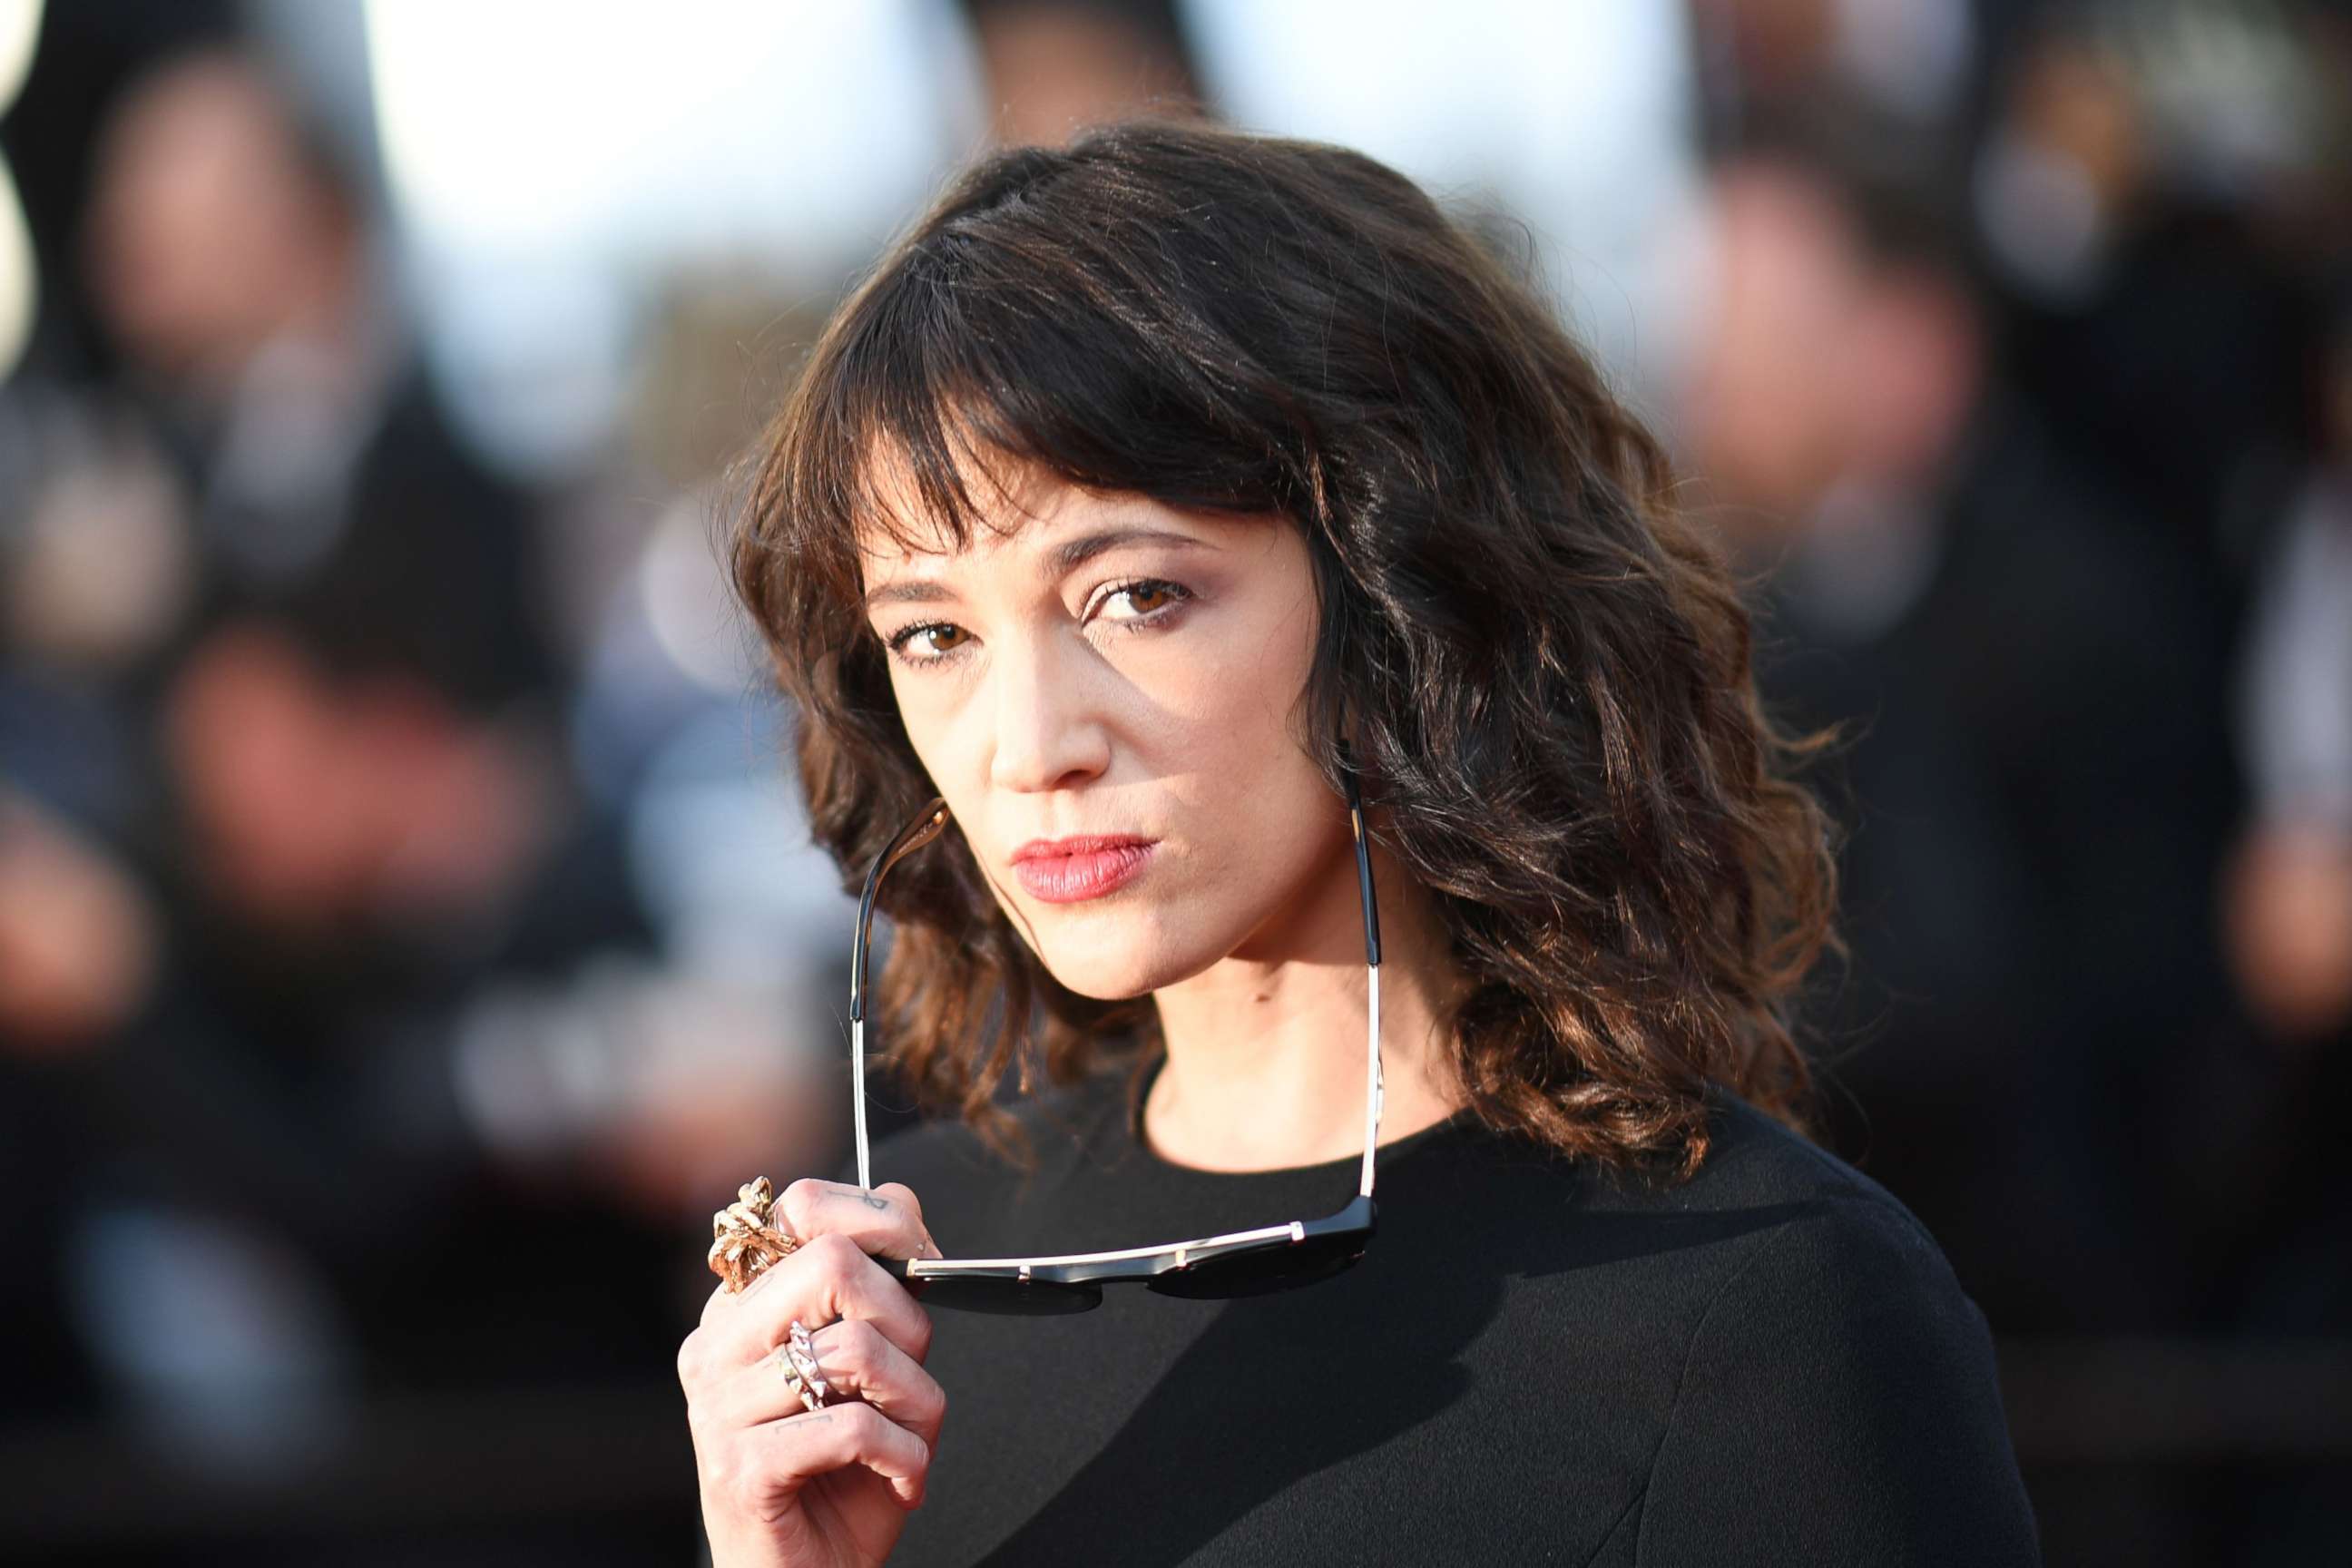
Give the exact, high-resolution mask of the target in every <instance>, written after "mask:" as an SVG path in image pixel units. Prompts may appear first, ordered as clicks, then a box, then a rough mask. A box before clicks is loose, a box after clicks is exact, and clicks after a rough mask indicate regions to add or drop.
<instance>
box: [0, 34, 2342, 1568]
mask: <svg viewBox="0 0 2352 1568" xmlns="http://www.w3.org/2000/svg"><path fill="white" fill-rule="evenodd" d="M1139 107H1142V108H1150V109H1155V110H1160V111H1162V112H1174V111H1185V112H1200V113H1205V114H1210V115H1214V116H1219V117H1223V118H1227V119H1230V120H1232V121H1236V122H1239V123H1242V124H1244V125H1249V126H1253V127H1257V128H1262V129H1266V130H1274V131H1281V132H1291V133H1297V134H1305V135H1311V136H1317V137H1321V138H1326V139H1329V140H1334V141H1339V142H1348V143H1350V144H1353V145H1356V146H1359V147H1361V148H1363V149H1364V150H1366V151H1368V152H1370V153H1373V154H1374V155H1376V156H1378V157H1381V158H1383V159H1385V160H1387V161H1389V162H1391V163H1395V164H1396V165H1398V166H1399V167H1401V168H1402V169H1404V170H1405V171H1406V172H1408V173H1409V174H1412V175H1414V176H1415V177H1417V178H1419V179H1421V180H1422V181H1423V182H1424V183H1425V184H1428V185H1430V186H1431V187H1432V188H1433V190H1435V191H1437V192H1438V193H1440V194H1441V195H1443V196H1444V197H1445V198H1447V199H1448V200H1449V201H1451V202H1453V203H1454V204H1455V205H1457V207H1458V209H1459V210H1460V211H1462V212H1464V213H1465V215H1467V216H1470V217H1472V218H1473V219H1474V221H1475V222H1476V224H1477V225H1478V226H1479V228H1480V230H1481V232H1482V233H1484V234H1486V236H1488V237H1490V238H1491V240H1492V242H1493V243H1494V244H1495V245H1496V247H1498V248H1500V249H1501V250H1502V251H1504V252H1505V253H1506V254H1507V255H1508V256H1509V257H1510V258H1512V259H1513V260H1514V262H1515V263H1516V264H1517V265H1519V266H1521V267H1523V268H1526V269H1527V270H1528V272H1529V273H1530V274H1531V275H1533V276H1534V277H1536V278H1537V279H1538V280H1539V281H1540V283H1541V284H1542V286H1543V288H1544V289H1545V290H1546V292H1547V293H1548V295H1549V297H1550V298H1551V299H1552V300H1554V301H1555V302H1556V304H1557V306H1558V308H1559V311H1560V312H1561V314H1562V316H1563V318H1564V319H1565V320H1566V321H1568V322H1569V323H1570V326H1571V327H1572V328H1573V329H1574V330H1575V331H1577V332H1578V333H1579V334H1580V336H1581V337H1582V338H1583V340H1584V341H1585V342H1588V343H1589V344H1590V345H1591V347H1592V348H1593V349H1594V351H1595V353H1597V354H1599V355H1600V356H1601V359H1602V360H1603V362H1604V363H1606V365H1607V367H1608V369H1609V370H1610V372H1611V374H1612V376H1613V378H1614V379H1615V380H1616V382H1617V384H1618V385H1619V386H1620V387H1621V388H1622V391H1623V393H1624V395H1626V396H1627V397H1628V398H1629V399H1630V400H1632V401H1633V403H1634V404H1635V405H1637V406H1638V407H1639V408H1640V409H1641V410H1642V411H1643V413H1644V414H1645V415H1646V416H1647V417H1649V418H1650V419H1651V420H1652V421H1653V422H1654V425H1655V426H1656V427H1657V428H1658V429H1659V431H1660V432H1661V433H1662V434H1663V435H1664V436H1665V437H1666V438H1667V439H1668V440H1669V442H1670V443H1671V444H1672V445H1673V447H1675V451H1676V454H1677V456H1678V458H1679V460H1680V462H1681V464H1682V466H1683V468H1684V469H1685V472H1686V473H1687V474H1689V475H1690V476H1692V483H1691V486H1690V488H1689V489H1688V491H1687V500H1688V502H1689V504H1690V505H1691V506H1692V507H1693V508H1694V509H1695V510H1696V511H1697V512H1698V513H1699V514H1700V515H1701V516H1702V517H1704V518H1705V519H1706V522H1707V523H1708V525H1709V526H1710V527H1712V528H1714V529H1715V530H1717V531H1718V533H1719V534H1720V536H1721V537H1722V538H1723V539H1724V541H1725V542H1727V545H1728V546H1729V548H1730V549H1731V550H1732V552H1734V554H1735V556H1736V558H1737V559H1738V562H1739V563H1740V566H1741V569H1742V571H1743V572H1744V573H1745V574H1747V575H1748V580H1749V581H1750V583H1751V584H1753V589H1752V592H1753V598H1754V602H1755V604H1756V606H1757V608H1758V611H1759V616H1761V617H1762V619H1761V623H1760V627H1761V641H1760V643H1759V654H1758V659H1759V670H1760V674H1761V679H1762V682H1763V685H1764V688H1765V690H1766V694H1767V698H1768V700H1769V704H1770V706H1771V707H1772V708H1773V710H1775V711H1776V713H1778V714H1779V715H1780V716H1781V717H1782V718H1783V719H1784V720H1785V721H1789V722H1790V723H1794V724H1805V725H1811V724H1818V723H1824V722H1830V721H1840V722H1843V724H1844V725H1845V726H1846V730H1847V733H1848V735H1849V742H1848V743H1847V745H1846V746H1845V748H1844V749H1843V751H1842V752H1840V753H1839V754H1838V756H1837V757H1836V758H1835V759H1834V760H1833V761H1832V762H1831V763H1828V764H1826V765H1824V766H1823V767H1822V770H1821V771H1820V773H1817V774H1816V775H1815V777H1816V782H1817V783H1818V784H1820V785H1821V787H1822V789H1823V790H1824V791H1825V792H1826V793H1827V795H1829V797H1830V798H1831V800H1832V803H1833V805H1834V806H1835V808H1836V811H1837V814H1838V816H1839V817H1840V819H1841V821H1842V822H1843V824H1844V826H1845V829H1846V834H1847V837H1846V838H1845V841H1844V843H1843V848H1842V859H1843V870H1844V874H1845V878H1846V923H1847V930H1848V932H1849V936H1850V939H1851V941H1852V942H1853V949H1854V962H1853V964H1852V966H1851V968H1850V969H1845V970H1840V969H1837V968H1834V967H1832V968H1831V969H1828V970H1825V971H1824V973H1823V974H1822V984H1820V985H1819V986H1817V987H1816V990H1815V994H1814V995H1813V997H1812V998H1811V1003H1810V1005H1809V1022H1810V1023H1811V1025H1812V1026H1813V1028H1814V1029H1815V1030H1816V1032H1817V1037H1818V1038H1819V1039H1820V1041H1821V1050H1822V1061H1823V1071H1824V1077H1825V1079H1826V1081H1827V1082H1828V1084H1829V1086H1830V1099H1831V1109H1832V1125H1831V1127H1830V1128H1829V1130H1828V1141H1829V1142H1831V1143H1832V1146H1833V1147H1835V1148H1836V1149H1837V1151H1838V1152H1840V1153H1842V1154H1843V1155H1845V1156H1846V1157H1847V1158H1849V1159H1851V1160H1853V1161H1855V1162H1856V1163H1859V1164H1860V1165H1861V1166H1862V1167H1863V1168H1864V1170H1866V1171H1868V1172H1870V1173H1872V1174H1874V1175H1875V1176H1876V1177H1877V1178H1878V1179H1879V1180H1881V1181H1882V1182H1884V1183H1885V1184H1887V1185H1888V1186H1889V1187H1891V1188H1892V1189H1893V1190H1894V1191H1895V1193H1896V1194H1898V1195H1899V1196H1901V1197H1902V1198H1903V1199H1904V1200H1905V1201H1906V1203H1908V1204H1909V1205H1911V1206H1912V1208H1913V1209H1914V1210H1915V1211H1916V1212H1917V1213H1918V1214H1919V1215H1920V1216H1921V1217H1922V1218H1923V1219H1924V1220H1926V1222H1927V1224H1928V1226H1930V1227H1931V1228H1932V1229H1933V1230H1934V1232H1935V1234H1936V1235H1937V1237H1938V1239H1939V1240H1940V1241H1941V1242H1942V1243H1943V1245H1944V1247H1945V1248H1946V1250H1947V1251H1948V1254H1949V1256H1950V1258H1951V1259H1952V1262H1953V1264H1954V1266H1955V1268H1957V1269H1958V1274H1959V1276H1960V1279H1961V1280H1962V1282H1963V1284H1964V1285H1965V1286H1966V1287H1967V1289H1969V1292H1970V1293H1971V1294H1972V1295H1973V1296H1974V1297H1975V1299H1976V1300H1977V1301H1978V1302H1979V1304H1980V1305H1981V1306H1982V1307H1983V1308H1984V1310H1985V1311H1986V1313H1987V1315H1988V1316H1989V1318H1990V1321H1991V1323H1992V1326H1993V1329H1994V1331H1995V1335H1996V1340H1997V1344H1998V1348H1999V1351H2000V1359H2001V1365H2002V1374H2003V1379H2004V1389H2005V1394H2006V1397H2007V1400H2008V1406H2009V1410H2010V1413H2011V1418H2012V1423H2013V1426H2014V1432H2015V1436H2016V1443H2017V1448H2018V1452H2019V1455H2020V1457H2021V1460H2022V1462H2023V1465H2024V1468H2025V1472H2026V1478H2027V1481H2028V1484H2029V1487H2030V1489H2031V1490H2032V1495H2033V1499H2034V1502H2035V1506H2036V1508H2037V1510H2038V1512H2039V1515H2040V1519H2041V1521H2042V1530H2043V1532H2044V1540H2045V1549H2046V1551H2047V1552H2048V1555H2049V1560H2050V1561H2051V1562H2052V1563H2132V1564H2159V1565H2160V1564H2173V1563H2261V1564H2268V1563H2319V1562H2340V1561H2342V1560H2343V1556H2342V1551H2343V1549H2342V1525H2343V1523H2344V1521H2345V1510H2344V1509H2343V1506H2342V1504H2341V1502H2340V1499H2341V1498H2342V1497H2343V1496H2345V1495H2347V1493H2346V1490H2345V1486H2346V1483H2347V1480H2352V1234H2347V1232H2352V1163H2347V1162H2346V1161H2345V1160H2343V1159H2342V1158H2341V1157H2340V1155H2339V1148H2340V1145H2341V1128H2342V1126H2343V1123H2344V1120H2345V1116H2346V1113H2347V1110H2352V1080H2347V1068H2352V1062H2347V1058H2352V8H2347V6H2346V5H2336V4H2320V3H2318V0H2082V3H2058V0H2047V3H2034V0H1576V3H1575V4H1567V5H1562V4H1549V3H1537V0H1529V3H1528V4H1522V5H1507V4H1475V3H1470V0H1456V3H1454V4H1451V5H1444V6H1442V7H1441V6H1428V5H1412V4H1406V3H1403V0H1348V3H1345V4H1343V3H1341V0H1281V3H1278V4H1268V3H1255V0H1160V3H1157V4H1154V3H1151V0H1094V3H1081V0H963V3H961V4H958V3H953V0H867V3H865V4H860V5H825V4H820V3H817V0H796V3H789V4H787V3H771V0H732V3H728V0H673V3H671V4H669V5H663V6H661V7H658V8H655V7H647V6H624V5H607V4H598V3H586V0H562V3H558V0H501V3H500V4H498V5H477V4H459V3H457V0H377V3H372V4H362V3H360V0H277V3H254V4H246V5H236V4H230V3H227V0H70V3H66V0H51V3H50V4H47V5H42V4H40V3H39V0H0V151H5V166H0V1258H5V1261H0V1346H4V1347H5V1349H0V1558H5V1560H7V1561H9V1562H26V1563H33V1562H40V1563H78V1564H98V1563H213V1562H220V1561H240V1562H253V1563H263V1562H268V1563H278V1562H283V1563H336V1564H346V1563H362V1564H365V1563H385V1564H391V1563H403V1564H404V1563H436V1564H448V1563H502V1564H517V1563H570V1564H587V1563H653V1562H678V1561H688V1560H691V1558H692V1556H693V1554H694V1553H695V1552H696V1551H697V1550H698V1528H697V1513H696V1508H695V1495H694V1471H693V1462H692V1456H691V1452H690V1449H689V1447H688V1440H687V1435H686V1430H685V1425H684V1421H683V1415H684V1406H683V1400H682V1397H681V1395H680V1394H678V1392H677V1384H676V1376H675V1370H674V1365H673V1361H674V1357H675V1355H676V1352H677V1343H678V1341H679V1340H680V1339H681V1338H682V1337H683V1335H684V1333H685V1332H686V1331H687V1330H688V1328H690V1327H691V1326H692V1324H693V1322H694V1321H695V1319H696V1316H697V1314H698V1311H699V1309H700V1305H701V1302H702V1301H703V1300H704V1299H705V1298H706V1297H707V1296H708V1295H709V1290H710V1289H711V1288H712V1283H713V1282H712V1279H711V1278H710V1276H709V1274H708V1272H707V1271H706V1270H705V1268H704V1266H703V1252H704V1249H705V1247H707V1245H708V1240H709V1237H708V1234H707V1226H708V1223H709V1215H710V1214H711V1212H712V1210H714V1209H715V1208H717V1207H719V1206H720V1205H722V1204H723V1203H724V1202H726V1201H727V1200H728V1199H729V1198H730V1197H731V1195H732V1192H733V1188H734V1186H735V1184H737V1183H739V1182H740V1181H742V1180H744V1179H745V1178H746V1177H747V1176H749V1175H750V1174H751V1173H755V1172H765V1173H770V1174H772V1175H773V1176H775V1177H776V1178H777V1179H778V1180H779V1181H780V1182H781V1181H782V1180H784V1179H788V1178H789V1177H791V1176H793V1175H796V1174H800V1173H805V1172H809V1171H814V1170H821V1169H826V1168H830V1167H831V1166H832V1165H833V1163H834V1162H835V1160H836V1159H837V1158H838V1157H839V1156H840V1153H841V1151H842V1147H843V1139H844V1134H845V1121H846V1116H847V1103H846V1100H847V1093H846V1090H847V1083H846V1074H845V1064H844V1062H843V1055H844V1049H845V1047H844V1043H843V1033H842V1027H841V1024H840V1021H839V1018H840V1002H841V996H842V994H843V991H844V989H845V979H846V973H845V972H846V963H845V958H846V952H845V950H846V946H847V942H848V936H849V930H850V923H851V916H852V913H853V909H854V906H853V905H852V903H851V902H850V901H848V900H845V898H844V897H843V896H842V894H841V893H840V891H839V887H838V879H837V878H836V877H835V874H834V873H833V871H832V870H831V869H830V868H829V867H828V866H827V865H826V864H825V863H824V861H823V860H822V858H819V857H817V856H815V855H814V853H813V852H812V850H811V849H810V847H809V844H808V836H807V832H806V827H805V824H804V822H803V819H802V817H801V816H800V811H799V806H798V805H797V802H796V799H795V795H794V793H793V789H792V788H791V787H790V785H789V784H788V781H787V778H786V774H785V771H784V768H783V758H784V756H785V751H784V748H785V746H786V744H787V742H788V740H789V734H790V727H791V723H792V717H791V715H790V714H789V713H788V712H786V711H783V710H781V709H780V707H779V704H778V703H777V701H776V700H774V699H773V698H772V697H771V696H770V694H769V693H768V692H767V691H766V690H765V689H763V683H762V681H761V677H760V675H759V673H758V671H757V669H756V668H755V664H754V662H753V660H752V658H751V656H750V653H749V647H750V644H749V639H748V637H747V635H746V633H745V631H744V629H743V627H742V626H741V625H740V622H739V620H738V619H737V617H736V616H735V615H734V613H733V611H732V609H731V607H730V603H729V600H728V596H727V594H726V590H725V586H724V584H723V581H722V579H721V576H720V574H719V568H718V565H717V563H716V558H715V554H714V542H715V540H716V539H717V538H718V537H719V532H720V531H721V529H722V528H723V524H724V519H723V515H722V514H721V510H720V507H719V479H720V470H721V468H722V466H723V465H724V463H725V462H726V461H727V459H728V458H730V457H731V456H732V455H733V454H734V453H736V452H737V451H738V450H739V449H740V447H742V445H743V444H744V443H745V442H746V441H747V440H748V439H749V438H750V437H751V435H752V434H753V433H754V432H755V431H756V429H757V427H758V426H759V424H760V423H761V420H762V418H763V417H764V416H765V414H766V412H767V410H768V409H769V408H771V407H772V405H773V403H774V401H775V399H776V397H777V395H779V394H780V392H781V391H782V388H783V387H784V385H785V384H787V383H788V381H789V379H790V377H791V374H792V373H793V368H794V365H795V363H796V360H797V356H798V355H799V354H800V353H801V352H802V351H803V349H804V348H805V346H806V344H807V342H808V341H809V339H810V337H811V336H812V334H813V332H814V329H815V328H816V326H817V325H818V324H819V323H820V322H821V321H822V320H823V319H824V315H825V313H826V312H827V310H829V309H830V308H831V306H832V305H833V304H834V302H835V300H837V299H838V298H839V297H840V294H841V292H842V291H843V289H844V288H845V285H846V283H847V282H848V280H849V279H851V277H852V276H853V275H854V273H855V272H856V269H857V268H859V267H861V266H862V265H864V264H865V263H866V261H868V260H869V259H870V258H872V256H873V255H874V253H875V252H876V250H877V247H879V245H880V244H881V243H882V242H883V241H884V239H885V238H886V237H887V236H888V234H889V233H890V232H891V230H892V229H893V228H894V226H897V225H898V224H899V223H901V222H903V221H904V220H905V219H906V218H908V216H911V215H912V214H913V213H914V212H915V211H917V210H919V207H920V205H922V203H923V201H924V199H925V198H926V196H927V195H928V194H929V192H930V191H931V190H932V189H933V188H934V187H935V185H936V184H937V182H938V181H940V179H941V178H942V177H943V176H944V174H946V173H947V172H948V171H949V170H950V168H952V167H953V166H954V164H955V163H957V162H958V161H959V160H960V159H961V158H963V157H965V156H967V155H969V154H970V153H972V152H974V151H976V150H978V149H979V148H981V147H982V146H984V145H986V144H987V143H989V142H991V141H1003V140H1010V141H1021V142H1033V141H1034V142H1056V141H1060V140H1062V139H1065V138H1066V136H1067V135H1069V134H1070V132H1072V130H1073V129H1074V128H1076V127H1077V126H1079V125H1082V124H1085V123H1087V122H1090V121H1097V120H1101V119H1106V118H1111V117H1115V116H1117V115H1118V114H1120V113H1122V112H1128V111H1131V110H1135V109H1137V108H1139ZM885 1098H886V1099H887V1095H886V1096H885ZM884 1114H885V1120H886V1121H887V1120H889V1117H890V1112H889V1108H888V1107H887V1106H886V1107H885V1108H884ZM901 1114H903V1113H902V1112H901ZM1561 1418H1562V1419H1563V1420H1573V1419H1574V1413H1573V1412H1572V1411H1563V1412H1562V1413H1561ZM1918 1418H1919V1419H1920V1420H1922V1421H1927V1422H1932V1421H1933V1420H1935V1419H1936V1413H1935V1412H1934V1411H1932V1410H1922V1411H1921V1412H1919V1415H1918Z"/></svg>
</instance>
